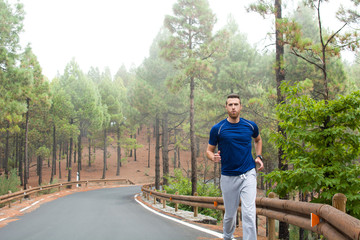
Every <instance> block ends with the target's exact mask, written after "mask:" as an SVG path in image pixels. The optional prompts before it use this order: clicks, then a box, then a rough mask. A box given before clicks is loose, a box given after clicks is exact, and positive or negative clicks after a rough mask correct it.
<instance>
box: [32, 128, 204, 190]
mask: <svg viewBox="0 0 360 240" xmlns="http://www.w3.org/2000/svg"><path fill="white" fill-rule="evenodd" d="M137 141H138V143H139V144H141V145H142V147H141V148H139V149H137V161H134V157H127V158H126V161H125V162H123V164H122V167H121V168H120V176H116V154H117V153H116V144H115V143H112V144H111V145H110V146H109V147H108V150H107V151H108V153H109V154H110V157H109V158H108V160H107V167H108V170H107V171H106V178H109V179H112V178H127V179H129V180H131V181H132V182H134V183H136V184H143V183H150V182H154V181H155V138H152V139H151V143H150V168H148V143H147V137H146V128H143V129H142V130H141V131H140V133H139V135H138V136H137ZM87 146H88V142H87V139H85V138H84V139H83V153H82V159H83V160H82V162H83V163H82V171H81V175H80V177H81V180H87V179H99V178H101V177H102V174H103V150H102V149H100V148H98V149H96V158H95V161H94V162H92V163H91V167H89V166H88V148H87ZM206 146H207V144H206V143H205V142H203V143H201V144H200V152H201V154H200V157H199V158H198V163H199V164H202V163H203V162H204V156H203V154H202V153H204V152H205V150H206ZM122 156H123V157H124V156H125V151H124V149H122ZM190 156H191V154H190V151H180V161H181V168H182V169H183V170H189V169H190V166H191V163H190ZM169 159H170V171H171V172H172V171H173V169H174V166H173V163H172V159H173V151H171V152H169ZM160 161H161V151H160ZM65 165H66V161H65V159H62V160H61V175H62V177H61V178H59V172H58V166H59V165H58V162H57V166H56V167H57V171H56V176H55V179H57V181H58V182H66V181H67V176H68V171H67V170H66V169H65V167H66V166H65ZM30 166H33V167H31V169H30V179H29V186H32V187H35V186H38V176H37V174H36V165H34V163H31V164H30ZM160 168H161V170H160V172H161V173H162V161H161V163H160ZM72 169H73V171H72V174H71V176H72V178H71V179H72V180H73V181H75V180H76V170H77V163H75V164H74V163H72ZM50 173H51V168H50V167H48V163H47V160H45V161H44V163H43V171H42V174H43V178H42V179H43V181H42V184H44V185H45V184H47V183H49V181H50V176H51V175H50Z"/></svg>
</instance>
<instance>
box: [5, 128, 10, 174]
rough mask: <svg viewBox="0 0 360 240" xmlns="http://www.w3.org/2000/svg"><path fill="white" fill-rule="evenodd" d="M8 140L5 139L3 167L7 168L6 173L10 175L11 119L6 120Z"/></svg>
mask: <svg viewBox="0 0 360 240" xmlns="http://www.w3.org/2000/svg"><path fill="white" fill-rule="evenodd" d="M6 122H7V124H6V140H5V157H4V162H3V168H4V170H5V175H6V176H9V166H8V165H9V151H10V150H9V138H10V132H9V128H10V123H9V121H6Z"/></svg>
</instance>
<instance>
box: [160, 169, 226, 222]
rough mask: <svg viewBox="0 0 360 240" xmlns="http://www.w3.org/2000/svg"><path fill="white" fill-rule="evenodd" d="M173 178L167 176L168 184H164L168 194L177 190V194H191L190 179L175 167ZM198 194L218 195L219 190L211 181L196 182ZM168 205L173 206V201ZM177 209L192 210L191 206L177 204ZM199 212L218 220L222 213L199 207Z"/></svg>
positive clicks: (204, 195) (219, 193) (206, 195)
mask: <svg viewBox="0 0 360 240" xmlns="http://www.w3.org/2000/svg"><path fill="white" fill-rule="evenodd" d="M174 175H175V176H174V178H168V182H169V185H168V186H164V190H166V193H168V194H175V193H176V192H179V195H188V196H190V195H191V181H190V179H188V178H186V177H184V176H183V174H182V172H181V170H179V169H175V171H174ZM197 189H198V196H203V197H220V196H221V192H220V190H219V189H218V188H217V187H216V186H215V185H214V184H213V183H203V182H198V185H197ZM169 205H170V206H172V207H173V206H174V205H175V204H174V203H170V204H169ZM179 209H182V210H186V211H192V207H191V206H187V205H183V204H179ZM199 213H201V214H203V215H207V216H210V217H213V218H215V219H217V220H218V221H220V220H221V219H222V213H221V211H219V210H214V209H209V208H199Z"/></svg>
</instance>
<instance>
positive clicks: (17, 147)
mask: <svg viewBox="0 0 360 240" xmlns="http://www.w3.org/2000/svg"><path fill="white" fill-rule="evenodd" d="M18 167H19V135H18V134H16V136H15V168H18Z"/></svg>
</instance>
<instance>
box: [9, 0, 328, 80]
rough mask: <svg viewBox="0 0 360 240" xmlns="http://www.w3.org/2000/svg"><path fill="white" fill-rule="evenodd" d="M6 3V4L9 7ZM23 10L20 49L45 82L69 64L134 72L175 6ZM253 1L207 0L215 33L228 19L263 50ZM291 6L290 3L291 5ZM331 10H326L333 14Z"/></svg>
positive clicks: (267, 23) (133, 0) (29, 0)
mask: <svg viewBox="0 0 360 240" xmlns="http://www.w3.org/2000/svg"><path fill="white" fill-rule="evenodd" d="M14 1H15V0H11V1H10V2H14ZM20 2H22V3H23V4H24V8H25V12H26V15H25V20H24V33H22V34H21V37H20V39H21V43H22V45H23V46H25V45H26V44H27V43H31V46H32V49H33V52H34V53H35V55H36V56H37V57H38V61H39V62H40V65H41V67H42V69H43V74H44V75H45V76H47V77H48V78H49V79H50V80H51V79H52V78H53V77H54V76H55V75H56V74H57V72H59V73H60V74H62V73H63V70H64V68H65V65H66V64H67V63H68V62H70V61H71V59H72V58H75V60H76V61H77V63H78V64H79V65H80V68H81V69H82V70H83V71H84V72H85V73H86V72H87V71H88V70H89V68H90V67H91V66H94V67H99V68H100V70H101V71H102V70H103V69H104V68H105V67H109V68H110V70H111V73H112V74H115V73H116V71H117V70H118V69H119V67H120V66H121V65H122V64H124V65H125V66H126V67H127V68H128V69H129V68H130V67H131V66H135V67H136V66H138V65H139V64H141V62H142V61H143V59H144V58H145V57H147V56H148V53H149V48H150V45H151V44H152V42H153V40H154V38H155V36H156V35H157V33H158V32H159V30H160V28H161V27H162V25H163V21H164V17H165V15H167V14H168V15H172V6H173V4H174V3H175V2H176V0H21V1H20ZM250 2H254V0H210V1H209V3H210V7H211V9H212V10H213V12H214V13H215V14H216V16H217V18H218V22H217V25H216V28H217V29H219V28H221V27H223V26H224V25H225V24H226V20H227V17H228V15H229V14H232V15H233V16H234V17H235V19H236V20H237V21H238V24H239V29H240V31H241V32H242V33H245V34H247V36H248V40H249V42H250V43H252V44H257V45H259V46H262V45H264V39H265V37H266V33H268V32H271V30H272V24H271V23H272V19H267V20H264V19H263V18H262V17H260V16H259V15H258V14H256V13H247V12H246V10H245V6H248V5H249V3H250ZM294 2H296V1H294ZM332 8H333V7H328V10H331V11H330V12H333V9H332Z"/></svg>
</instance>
